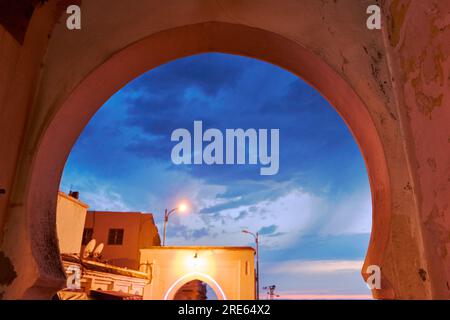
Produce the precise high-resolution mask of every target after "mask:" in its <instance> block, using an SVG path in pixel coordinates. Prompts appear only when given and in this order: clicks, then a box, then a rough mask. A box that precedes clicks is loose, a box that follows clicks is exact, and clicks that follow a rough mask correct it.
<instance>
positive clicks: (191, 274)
mask: <svg viewBox="0 0 450 320" xmlns="http://www.w3.org/2000/svg"><path fill="white" fill-rule="evenodd" d="M191 277H193V278H192V279H196V277H201V278H206V279H207V280H208V281H210V282H211V283H212V284H213V285H214V286H216V288H217V290H219V293H220V295H221V296H222V300H227V297H226V295H225V292H223V290H222V288H221V287H220V285H219V284H218V283H217V281H216V280H214V279H213V278H212V277H211V276H209V275H207V274H206V273H202V272H191V273H188V274H186V275H184V276H182V277H181V278H180V279H178V280H177V281H175V282H174V283H173V284H172V285H171V286H170V288H169V289H168V290H167V292H166V294H165V295H164V300H168V298H169V295H170V293H171V292H172V291H173V289H174V288H175V287H176V286H177V285H178V284H179V283H181V282H183V281H185V280H186V279H188V278H191ZM198 280H201V279H198ZM214 286H211V287H213V288H214Z"/></svg>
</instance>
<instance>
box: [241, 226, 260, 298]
mask: <svg viewBox="0 0 450 320" xmlns="http://www.w3.org/2000/svg"><path fill="white" fill-rule="evenodd" d="M242 232H243V233H247V234H249V235H251V236H253V238H255V244H256V275H255V285H256V300H259V234H258V232H257V233H256V234H255V233H253V232H250V231H248V230H242Z"/></svg>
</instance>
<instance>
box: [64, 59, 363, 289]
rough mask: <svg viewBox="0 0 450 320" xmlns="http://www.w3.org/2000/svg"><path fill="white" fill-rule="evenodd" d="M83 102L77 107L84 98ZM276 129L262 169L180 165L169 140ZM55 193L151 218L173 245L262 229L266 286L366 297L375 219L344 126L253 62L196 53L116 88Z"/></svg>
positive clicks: (226, 239) (304, 91)
mask: <svg viewBox="0 0 450 320" xmlns="http://www.w3.org/2000/svg"><path fill="white" fill-rule="evenodd" d="M80 107H82V106H80ZM194 120H201V121H203V127H204V130H206V129H208V128H217V129H220V130H221V131H222V132H225V129H235V128H242V129H248V128H255V129H261V128H264V129H275V128H276V129H279V130H280V160H279V161H280V169H279V172H278V174H276V175H272V176H261V175H260V172H259V169H260V165H205V164H204V165H175V164H173V163H172V161H171V151H172V148H173V147H174V145H175V144H176V142H172V141H171V139H170V136H171V133H172V131H173V130H175V129H177V128H186V129H188V130H189V131H191V132H192V131H193V123H194ZM61 189H62V191H65V192H68V191H69V190H70V189H72V190H77V191H80V198H81V199H82V200H83V201H85V202H86V203H88V204H89V205H90V209H91V210H114V211H142V212H151V213H153V214H154V217H155V220H156V222H157V224H158V228H159V230H160V233H162V217H163V213H164V209H165V208H169V209H170V208H173V207H175V206H176V205H177V203H179V202H180V201H187V202H188V203H189V205H190V209H189V212H188V213H187V214H184V215H179V216H176V215H173V216H171V221H170V222H169V228H168V237H167V244H169V245H241V246H247V245H253V241H252V238H251V237H250V236H249V235H246V234H243V233H242V232H241V230H242V229H249V230H251V231H254V232H256V231H258V232H259V233H260V235H261V240H260V241H261V254H260V257H261V262H260V263H261V285H262V286H264V285H271V284H276V285H277V291H278V293H279V294H281V296H282V297H284V298H302V297H315V295H324V296H330V295H342V297H345V296H353V295H369V294H370V291H369V290H368V289H367V287H366V286H365V284H364V282H363V280H362V278H361V276H360V269H361V266H362V260H363V259H364V256H365V252H366V249H367V246H368V241H369V237H370V227H371V198H370V188H369V184H368V178H367V173H366V169H365V165H364V160H363V158H362V156H361V153H360V151H359V149H358V146H357V144H356V142H355V140H354V139H353V137H352V135H351V133H350V132H349V130H348V128H347V127H346V125H345V124H344V122H343V121H342V119H341V118H340V116H339V115H338V114H337V113H336V111H335V110H334V109H333V108H332V107H331V106H330V105H329V104H328V102H327V101H326V100H325V99H324V98H323V97H322V96H321V95H320V94H319V93H318V92H317V91H316V90H315V89H313V88H312V87H310V86H309V85H308V84H306V83H305V82H304V81H302V80H301V79H299V78H297V77H296V76H294V75H293V74H291V73H289V72H287V71H285V70H282V69H280V68H278V67H276V66H273V65H270V64H267V63H265V62H261V61H258V60H254V59H249V58H244V57H238V56H232V55H225V54H202V55H196V56H193V57H188V58H184V59H180V60H176V61H174V62H171V63H168V64H165V65H162V66H160V67H158V68H156V69H154V70H151V71H149V72H147V73H145V74H143V75H142V76H140V77H139V78H136V79H135V80H133V81H132V82H130V83H129V84H128V85H127V86H125V87H124V88H122V89H121V90H120V91H118V92H117V93H116V94H115V95H114V96H112V97H111V98H110V99H109V100H108V101H107V102H106V103H105V105H104V106H103V107H102V108H101V109H100V110H99V111H98V112H97V113H96V115H95V116H94V117H93V118H92V120H91V121H90V123H89V124H88V126H87V127H86V128H85V130H84V131H83V133H82V135H81V136H80V138H79V140H78V142H77V143H76V145H75V146H74V148H73V150H72V153H71V154H70V157H69V159H68V162H67V164H66V168H65V171H64V175H63V179H62V182H61Z"/></svg>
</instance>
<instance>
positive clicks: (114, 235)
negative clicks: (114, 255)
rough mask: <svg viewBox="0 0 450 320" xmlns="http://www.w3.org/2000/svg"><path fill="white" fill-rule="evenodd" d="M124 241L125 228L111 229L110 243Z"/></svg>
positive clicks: (116, 243) (115, 243)
mask: <svg viewBox="0 0 450 320" xmlns="http://www.w3.org/2000/svg"><path fill="white" fill-rule="evenodd" d="M122 242H123V229H109V233H108V244H110V245H121V244H122Z"/></svg>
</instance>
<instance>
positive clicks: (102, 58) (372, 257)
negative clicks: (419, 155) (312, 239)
mask: <svg viewBox="0 0 450 320" xmlns="http://www.w3.org/2000/svg"><path fill="white" fill-rule="evenodd" d="M83 3H84V4H85V5H86V6H87V8H88V9H90V10H91V11H90V12H97V13H98V10H100V9H101V3H100V2H98V1H87V0H86V1H83ZM109 3H111V7H110V11H111V12H114V13H115V14H116V18H117V19H116V20H117V23H118V26H119V28H118V30H119V29H120V31H119V32H118V33H117V34H116V36H114V37H111V32H112V30H114V29H111V25H112V26H116V27H117V25H115V24H114V23H115V22H114V21H112V20H108V19H98V18H96V17H94V16H89V15H88V17H87V18H86V20H85V21H87V26H88V27H89V26H91V27H92V26H98V28H97V29H95V32H92V33H89V34H87V33H85V32H83V31H82V32H80V33H72V34H67V33H66V30H64V26H63V24H57V25H54V23H56V18H55V16H54V11H55V7H56V1H49V2H48V3H46V4H45V5H43V6H42V8H39V9H37V10H36V12H35V14H34V16H33V18H32V19H31V21H30V25H29V27H28V29H29V30H28V35H27V37H28V38H27V37H25V40H24V49H23V50H24V52H25V53H26V54H24V55H22V56H21V57H23V59H25V60H26V59H27V58H29V57H33V58H29V59H30V61H31V62H30V65H31V66H28V65H27V67H29V68H30V70H34V69H32V68H33V67H34V68H35V69H36V70H40V65H41V63H42V64H43V68H42V71H40V73H39V71H36V72H37V74H38V76H36V79H38V80H39V81H37V80H36V83H37V84H36V85H35V87H34V89H33V86H32V85H30V88H28V87H27V88H28V89H27V90H29V91H26V95H27V96H29V97H33V99H31V100H32V102H30V104H32V107H33V108H31V107H30V108H29V109H30V115H29V116H24V117H23V118H24V119H22V120H20V121H22V122H20V121H19V120H17V122H18V124H16V123H14V124H16V127H17V128H22V126H23V127H24V128H25V129H24V130H23V131H24V133H23V134H24V139H23V141H20V139H19V140H17V141H18V142H17V143H16V144H17V146H16V145H15V147H17V150H19V151H18V153H19V155H14V157H8V158H6V160H3V159H2V163H3V162H5V167H6V165H7V167H8V168H13V169H11V170H10V171H11V173H10V176H11V177H10V180H11V181H12V182H11V186H12V187H11V191H10V195H8V198H7V200H3V199H5V198H2V199H1V202H0V207H1V208H2V210H3V208H7V209H5V210H3V211H2V216H1V219H2V220H1V221H0V223H2V230H1V232H2V239H3V240H2V254H3V256H4V258H2V261H1V263H2V265H0V266H1V267H3V264H5V265H6V264H7V265H8V267H11V268H12V269H13V271H14V273H15V274H16V275H19V276H18V277H14V276H11V279H7V280H8V281H7V282H5V284H3V283H2V284H0V285H2V286H3V287H2V288H1V289H2V290H3V291H4V297H5V298H49V297H51V296H52V295H53V293H54V292H55V291H56V290H57V289H58V288H59V287H60V286H62V284H63V283H64V272H63V269H62V267H61V262H60V259H59V255H58V248H57V239H56V228H55V208H56V194H57V191H58V186H59V180H60V177H61V173H62V170H63V167H64V164H65V161H66V158H67V156H68V154H69V152H70V149H71V147H72V145H73V144H74V142H75V140H76V139H77V137H78V136H79V134H80V132H81V131H82V129H83V128H84V126H85V125H86V124H87V122H88V121H89V119H90V118H91V117H92V115H93V114H94V113H95V111H96V110H97V109H98V108H99V107H100V106H101V105H102V104H103V103H104V102H105V101H106V100H107V99H108V98H109V97H110V96H111V95H112V94H113V93H114V92H116V91H117V90H119V89H120V88H121V87H122V86H123V85H124V84H126V83H127V82H128V81H130V80H132V79H133V78H135V77H136V76H138V75H139V74H141V73H143V72H145V71H148V70H150V69H152V68H154V67H157V66H158V65H160V64H162V63H165V62H168V61H171V60H174V59H177V58H181V57H185V56H189V55H193V54H197V53H204V52H223V53H230V54H238V55H245V56H249V57H253V58H256V59H260V60H263V61H266V62H269V63H272V64H275V65H278V66H280V67H282V68H285V69H287V70H288V71H290V72H292V73H294V74H296V75H298V76H299V77H301V78H303V79H304V80H305V81H306V82H308V83H310V84H311V85H312V86H314V87H315V88H316V89H317V90H318V91H319V92H321V93H322V94H323V95H324V96H325V98H326V99H327V100H328V101H329V102H330V104H331V105H332V106H334V107H335V109H336V110H337V111H338V112H339V114H340V115H341V116H342V118H343V119H344V121H345V122H346V123H347V125H348V126H349V128H350V130H351V131H352V133H353V135H354V137H355V139H356V141H357V143H358V144H359V146H360V149H361V152H362V154H363V157H364V159H365V161H366V166H367V171H368V174H369V181H370V185H371V193H372V202H373V210H372V211H373V224H372V226H373V228H372V235H371V240H370V245H369V248H368V252H367V256H366V259H365V265H364V268H363V275H364V276H367V274H365V273H364V271H365V270H366V267H367V266H369V265H378V266H380V267H381V270H382V289H381V290H374V291H373V294H374V296H375V297H378V298H431V297H444V296H445V292H446V291H445V281H442V276H444V278H445V272H444V274H443V273H442V272H440V271H442V270H443V267H444V266H445V262H446V260H445V258H440V257H439V256H437V255H436V253H435V252H434V249H433V247H434V245H433V244H434V242H433V241H438V240H439V239H435V238H433V237H432V236H430V234H429V233H426V232H427V231H426V228H425V226H424V222H423V220H421V219H423V213H422V212H419V210H420V208H419V205H420V201H421V198H420V190H419V189H417V188H419V187H420V185H418V187H417V186H416V185H415V181H417V179H418V178H417V177H418V175H419V173H418V172H417V170H418V169H416V168H413V167H412V165H411V161H412V160H411V159H413V158H414V155H412V154H411V151H410V150H412V149H413V148H414V145H413V141H412V138H411V136H410V133H408V129H405V125H404V123H403V122H402V121H406V120H405V119H407V117H406V116H404V113H403V111H401V110H399V108H398V106H397V105H396V104H397V103H399V104H401V102H402V101H400V102H398V101H397V98H396V93H394V89H393V88H392V83H391V81H392V78H393V75H392V74H391V73H390V72H394V71H395V70H394V71H392V69H391V68H394V67H395V66H394V67H392V65H389V63H388V61H387V59H386V58H385V55H387V54H390V51H389V50H390V49H386V48H384V47H382V43H383V41H385V38H383V37H382V36H380V35H377V34H374V33H368V31H367V30H364V29H363V28H362V29H361V28H358V27H357V26H356V25H355V24H358V25H359V24H361V25H363V24H364V22H365V8H364V6H363V5H362V4H358V5H354V2H351V1H340V2H334V4H326V5H327V8H326V9H325V4H324V3H322V4H319V3H318V2H316V1H309V2H305V3H302V5H301V6H300V5H298V3H297V2H296V1H286V3H284V2H283V4H275V3H274V2H270V4H269V3H265V2H264V3H262V2H261V3H259V2H258V4H250V3H247V4H246V5H245V4H244V5H243V4H241V3H240V2H239V3H234V2H230V3H231V4H230V5H229V7H227V8H226V10H225V9H224V8H223V5H222V6H218V7H217V8H216V7H214V6H215V5H216V4H214V5H213V4H210V3H212V2H205V3H204V5H197V3H198V2H196V1H185V0H183V1H179V2H178V4H179V6H180V9H179V10H177V11H176V12H173V11H172V10H171V7H170V5H168V4H164V5H163V4H161V5H160V7H157V8H153V7H151V4H148V3H142V4H139V5H138V6H136V8H133V9H132V10H134V11H133V13H134V14H135V15H136V16H139V17H140V18H139V19H137V18H136V19H134V20H133V21H129V20H127V17H129V16H132V15H130V14H129V13H128V12H124V11H123V10H122V9H121V6H123V2H120V1H115V2H109ZM207 3H208V4H207ZM296 5H298V7H297V6H296ZM321 5H322V6H323V8H320V6H321ZM141 6H142V8H141ZM148 6H150V7H148ZM183 6H187V7H188V8H189V9H190V10H191V11H189V12H191V13H192V15H184V12H186V11H183V10H182V7H183ZM149 9H154V10H149ZM322 9H323V10H326V12H327V13H328V15H327V18H329V19H330V21H331V22H330V23H328V24H325V23H322V21H323V17H322V13H324V12H325V11H323V10H322ZM144 12H147V13H148V16H150V17H152V18H154V20H151V19H150V20H149V19H148V17H147V16H145V15H144V16H143V14H144ZM230 12H233V14H230ZM331 13H333V15H334V16H333V15H332V14H331ZM155 15H156V16H155ZM161 17H162V18H161ZM260 17H261V19H260ZM301 17H303V18H304V19H303V20H302V18H301ZM347 18H352V19H353V18H354V19H353V20H352V19H347ZM52 19H53V20H52ZM389 19H396V16H395V15H394V16H393V17H389ZM147 20H148V21H149V22H148V21H147ZM299 21H301V23H300V22H299ZM127 22H128V24H129V25H130V26H128V25H126V24H125V23H127ZM121 23H122V25H121ZM298 23H300V24H298ZM97 24H98V25H97ZM43 25H45V27H43ZM120 26H124V27H123V28H120ZM313 29H317V30H316V32H313V33H311V30H313ZM330 29H340V30H343V31H345V32H344V33H336V32H335V31H336V30H334V32H331V31H333V30H330ZM49 32H50V33H52V37H51V39H50V40H48V33H49ZM390 32H392V33H394V35H396V37H395V39H397V38H398V36H399V35H398V33H399V31H398V30H390ZM108 34H109V36H110V37H111V40H108V41H106V40H104V39H106V38H107V37H108ZM41 38H42V39H45V40H42V39H41ZM40 39H41V40H42V41H40ZM395 39H394V38H393V40H395ZM391 40H392V39H391ZM397 40H398V39H397ZM47 41H48V42H47ZM358 41H359V42H358ZM355 42H356V43H358V48H354V47H351V45H353V44H354V43H355ZM86 44H90V45H91V47H92V49H89V48H90V47H86ZM47 46H48V47H47ZM30 48H31V49H30ZM36 48H37V49H36ZM347 49H349V50H347ZM27 50H29V51H31V52H35V51H37V53H38V54H40V56H39V55H38V56H37V57H36V58H35V57H34V56H33V55H30V53H29V51H27ZM33 50H34V51H33ZM77 53H78V54H79V56H74V55H75V54H77ZM58 54H63V57H62V58H61V57H59V56H58ZM65 55H67V56H68V57H69V58H72V59H69V60H68V61H70V63H71V66H70V72H68V71H65V69H64V65H65V63H67V57H66V56H65ZM391 57H392V55H391ZM39 59H41V60H39ZM349 59H350V60H349ZM26 61H28V60H26ZM49 61H50V62H51V63H48V62H49ZM350 61H351V62H350ZM44 62H45V63H44ZM19 71H20V70H19ZM19 71H18V72H19ZM25 71H27V72H31V71H29V70H28V69H26V70H25ZM399 78H400V77H399ZM17 79H18V80H16V82H15V83H17V88H16V87H15V86H14V85H11V88H12V89H11V90H13V89H14V88H16V89H17V92H19V93H18V94H19V95H20V96H24V94H22V93H21V91H20V90H18V89H19V88H21V81H20V79H21V78H20V77H18V78H17ZM32 79H34V78H32ZM24 90H25V89H24ZM11 96H12V97H15V95H14V94H11ZM9 100H10V101H9ZM9 100H8V102H9V104H8V105H7V107H8V108H7V110H16V109H17V108H18V107H17V105H20V106H21V105H22V104H23V105H25V106H26V103H25V102H23V103H22V101H20V103H22V104H20V103H19V104H18V103H16V101H15V100H14V99H13V98H10V99H9ZM14 108H16V109H14ZM17 112H18V115H17V118H19V117H20V116H21V114H20V112H19V111H17ZM14 119H16V118H14ZM26 119H28V122H26V121H25V120H26ZM399 119H401V120H402V121H399ZM2 123H3V122H2ZM20 123H22V126H21V125H20ZM25 124H26V125H25ZM2 128H3V126H2ZM5 128H6V129H7V128H8V127H6V126H5ZM6 129H5V130H6ZM2 130H3V129H2ZM405 137H406V138H405ZM407 139H410V140H408V141H406V140H407ZM411 141H412V142H411ZM12 149H14V148H12ZM2 150H3V149H2ZM8 150H9V149H8ZM443 156H445V155H444V154H443ZM16 159H18V160H17V165H15V163H16ZM413 163H414V162H413ZM13 164H14V165H13ZM8 187H9V185H8ZM445 188H446V185H445V186H444V185H443V187H442V190H444V191H443V192H445V190H446V189H445ZM439 192H440V191H439ZM439 192H438V191H436V193H439ZM6 203H7V205H6ZM420 214H422V217H421V216H420ZM430 219H432V221H434V220H436V219H437V218H435V217H431V218H430ZM433 219H434V220H433ZM430 221H431V220H430ZM436 221H437V220H436ZM437 223H438V224H439V223H441V222H437ZM429 225H430V223H429ZM432 226H434V225H433V224H432ZM424 230H425V231H424ZM423 234H424V235H423ZM436 236H439V237H440V235H436ZM423 237H424V238H426V237H428V238H426V239H427V240H426V241H424V240H423ZM433 239H434V240H433ZM430 241H431V242H430ZM442 241H443V240H442ZM0 257H1V256H0ZM428 264H432V266H433V268H430V266H429V265H428ZM424 272H425V274H426V275H427V276H425V277H424V276H423V275H424ZM427 272H428V273H427ZM14 273H11V274H14ZM0 291H1V290H0Z"/></svg>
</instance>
